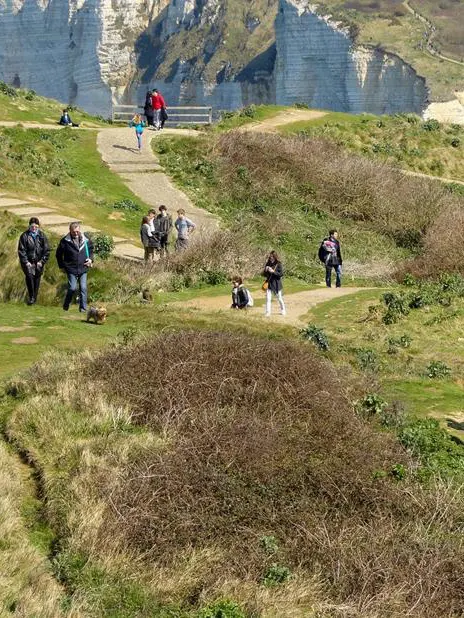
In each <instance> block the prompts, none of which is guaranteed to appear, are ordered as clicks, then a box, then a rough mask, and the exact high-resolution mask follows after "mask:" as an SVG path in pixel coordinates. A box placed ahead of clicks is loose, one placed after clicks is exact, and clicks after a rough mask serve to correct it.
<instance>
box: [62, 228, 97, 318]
mask: <svg viewBox="0 0 464 618" xmlns="http://www.w3.org/2000/svg"><path fill="white" fill-rule="evenodd" d="M56 260H57V262H58V266H59V267H60V269H61V270H64V271H65V273H66V274H67V276H68V290H67V292H66V296H65V299H64V303H63V309H64V310H65V311H67V310H68V309H69V305H70V304H71V301H72V298H73V296H74V292H75V291H76V290H77V284H79V311H87V271H88V270H89V268H90V267H91V266H92V262H93V244H92V241H91V240H90V239H88V238H87V237H86V236H84V234H82V232H81V228H80V224H79V223H77V222H75V223H71V224H70V226H69V234H67V235H66V236H64V237H63V238H62V239H61V241H60V244H59V245H58V248H57V250H56Z"/></svg>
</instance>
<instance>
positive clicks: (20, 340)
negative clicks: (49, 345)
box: [11, 337, 39, 345]
mask: <svg viewBox="0 0 464 618" xmlns="http://www.w3.org/2000/svg"><path fill="white" fill-rule="evenodd" d="M11 343H15V344H18V345H29V344H32V343H39V340H38V339H37V337H18V338H17V339H12V340H11Z"/></svg>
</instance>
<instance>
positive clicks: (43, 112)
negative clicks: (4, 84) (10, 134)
mask: <svg viewBox="0 0 464 618" xmlns="http://www.w3.org/2000/svg"><path fill="white" fill-rule="evenodd" d="M13 91H14V92H15V93H16V96H9V95H7V94H5V93H4V92H2V91H1V90H0V120H8V121H18V122H38V123H44V124H57V123H58V121H59V119H60V116H61V113H62V110H63V109H64V108H65V107H67V106H66V104H64V103H61V102H60V101H55V100H54V99H47V98H45V97H41V96H40V95H38V94H35V93H34V91H31V90H23V89H20V88H18V89H16V88H15V89H13ZM26 97H27V98H26ZM69 114H70V116H71V118H72V120H73V122H76V123H79V124H83V126H86V127H102V126H107V124H106V123H105V122H104V121H103V119H101V118H98V117H96V116H91V115H90V114H87V113H86V112H83V111H82V110H80V109H72V108H71V111H70V112H69Z"/></svg>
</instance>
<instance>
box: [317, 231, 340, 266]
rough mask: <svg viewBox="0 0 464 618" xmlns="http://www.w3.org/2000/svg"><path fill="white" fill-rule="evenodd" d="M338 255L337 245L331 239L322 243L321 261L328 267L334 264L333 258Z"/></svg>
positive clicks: (326, 239)
mask: <svg viewBox="0 0 464 618" xmlns="http://www.w3.org/2000/svg"><path fill="white" fill-rule="evenodd" d="M336 255H337V245H336V244H335V243H334V242H333V241H332V240H330V239H329V238H325V239H324V240H323V241H322V242H321V246H320V247H319V253H318V256H319V259H320V261H321V262H323V263H324V264H325V265H326V266H329V265H330V264H331V262H332V257H336Z"/></svg>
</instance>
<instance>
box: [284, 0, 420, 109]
mask: <svg viewBox="0 0 464 618" xmlns="http://www.w3.org/2000/svg"><path fill="white" fill-rule="evenodd" d="M275 28H276V47H277V56H276V58H277V59H276V66H275V76H276V100H277V103H279V104H283V105H289V104H292V103H295V102H298V101H304V102H306V103H308V104H309V105H310V106H311V107H318V108H323V109H333V110H338V111H347V112H354V113H359V112H371V113H375V114H391V113H395V112H417V113H420V112H422V110H423V109H424V107H425V104H426V101H427V89H426V85H425V80H424V79H423V78H421V77H419V76H418V75H417V73H416V72H415V71H414V69H412V68H411V67H410V66H409V65H407V64H406V63H405V62H403V61H402V60H401V59H400V58H398V57H397V56H394V55H392V54H388V53H386V52H383V51H378V50H375V49H367V48H362V47H353V43H352V40H351V38H350V36H349V34H348V32H347V31H344V30H343V29H340V28H338V27H337V25H336V24H334V23H332V22H330V20H328V19H325V18H323V17H321V16H319V15H318V14H317V13H315V12H314V11H313V9H312V8H311V6H310V5H308V3H307V2H304V1H303V2H302V1H301V0H282V2H281V3H280V10H279V14H278V16H277V18H276V24H275Z"/></svg>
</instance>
